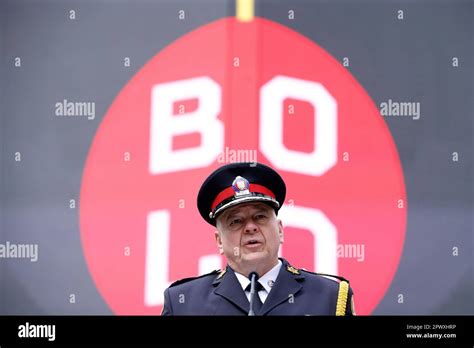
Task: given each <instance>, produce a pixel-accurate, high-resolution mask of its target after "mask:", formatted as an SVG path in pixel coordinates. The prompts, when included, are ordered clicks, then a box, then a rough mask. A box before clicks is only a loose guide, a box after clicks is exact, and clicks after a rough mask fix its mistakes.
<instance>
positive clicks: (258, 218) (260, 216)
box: [256, 214, 267, 220]
mask: <svg viewBox="0 0 474 348" xmlns="http://www.w3.org/2000/svg"><path fill="white" fill-rule="evenodd" d="M256 218H257V220H262V219H266V218H267V216H266V215H265V214H258V215H257V216H256Z"/></svg>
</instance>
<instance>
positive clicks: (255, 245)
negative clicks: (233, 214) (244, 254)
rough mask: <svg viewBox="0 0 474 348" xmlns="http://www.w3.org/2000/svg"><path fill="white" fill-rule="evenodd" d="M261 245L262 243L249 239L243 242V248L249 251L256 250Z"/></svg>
mask: <svg viewBox="0 0 474 348" xmlns="http://www.w3.org/2000/svg"><path fill="white" fill-rule="evenodd" d="M261 245H262V242H260V241H258V240H257V239H250V240H248V241H247V242H245V244H244V246H245V247H247V248H250V249H254V248H258V247H260V246H261Z"/></svg>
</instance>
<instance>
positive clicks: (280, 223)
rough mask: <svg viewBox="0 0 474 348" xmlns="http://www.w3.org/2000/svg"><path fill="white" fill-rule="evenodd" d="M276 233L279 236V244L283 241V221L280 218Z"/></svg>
mask: <svg viewBox="0 0 474 348" xmlns="http://www.w3.org/2000/svg"><path fill="white" fill-rule="evenodd" d="M278 235H279V236H280V244H283V242H284V239H285V238H284V233H283V223H282V222H281V220H278Z"/></svg>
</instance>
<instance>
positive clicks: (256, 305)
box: [245, 281, 265, 315]
mask: <svg viewBox="0 0 474 348" xmlns="http://www.w3.org/2000/svg"><path fill="white" fill-rule="evenodd" d="M251 286H252V283H249V285H247V287H246V288H245V291H249V292H250V287H251ZM260 290H265V288H264V287H263V285H262V284H260V282H259V281H256V282H255V296H254V299H253V300H254V301H253V311H254V312H255V314H257V315H258V313H260V309H261V308H262V306H263V303H262V300H260V296H259V295H258V292H259V291H260Z"/></svg>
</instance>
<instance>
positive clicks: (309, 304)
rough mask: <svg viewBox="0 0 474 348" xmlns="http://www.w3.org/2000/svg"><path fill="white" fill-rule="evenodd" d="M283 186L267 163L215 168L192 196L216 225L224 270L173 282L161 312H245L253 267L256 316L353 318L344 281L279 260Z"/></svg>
mask: <svg viewBox="0 0 474 348" xmlns="http://www.w3.org/2000/svg"><path fill="white" fill-rule="evenodd" d="M285 194H286V186H285V183H284V181H283V179H282V178H281V176H280V175H279V174H278V173H277V172H276V171H274V170H273V169H272V168H270V167H268V166H266V165H263V164H259V163H233V164H228V165H225V166H223V167H221V168H218V169H217V170H216V171H214V172H213V173H212V174H211V175H210V176H209V177H208V178H207V179H206V180H205V181H204V183H203V184H202V187H201V189H200V191H199V194H198V198H197V205H198V209H199V212H200V214H201V216H202V217H203V218H204V220H206V221H207V222H208V223H209V224H211V225H212V226H215V228H217V231H216V232H215V240H216V244H217V248H218V249H219V252H220V254H221V255H224V256H225V257H226V259H227V267H226V268H225V269H223V270H216V271H213V272H211V273H208V274H205V275H202V276H199V277H193V278H186V279H182V280H178V281H176V282H174V283H173V284H171V285H170V287H169V288H167V289H166V290H165V293H164V297H165V303H164V307H163V312H162V315H248V313H249V307H250V295H251V291H250V290H251V287H250V283H251V281H250V279H249V275H250V274H251V273H252V272H255V273H256V275H257V276H258V279H257V281H256V282H254V291H253V292H252V294H253V299H252V304H253V307H254V308H253V311H254V313H255V315H354V314H355V313H354V302H353V292H352V289H351V288H350V286H349V282H348V281H347V280H346V279H344V278H342V277H338V276H329V275H321V274H318V273H313V272H309V271H306V270H303V269H298V268H295V267H293V266H292V265H291V264H290V263H289V262H288V261H287V260H285V259H283V258H278V250H279V248H280V244H281V243H283V225H282V222H281V220H279V219H278V218H277V214H278V210H279V209H280V208H281V206H282V204H283V202H284V201H285Z"/></svg>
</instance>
